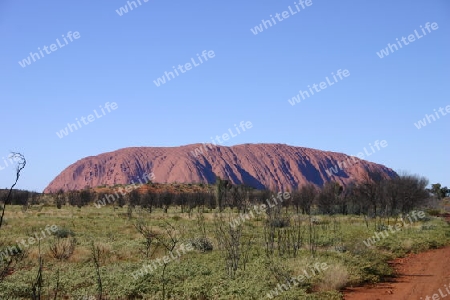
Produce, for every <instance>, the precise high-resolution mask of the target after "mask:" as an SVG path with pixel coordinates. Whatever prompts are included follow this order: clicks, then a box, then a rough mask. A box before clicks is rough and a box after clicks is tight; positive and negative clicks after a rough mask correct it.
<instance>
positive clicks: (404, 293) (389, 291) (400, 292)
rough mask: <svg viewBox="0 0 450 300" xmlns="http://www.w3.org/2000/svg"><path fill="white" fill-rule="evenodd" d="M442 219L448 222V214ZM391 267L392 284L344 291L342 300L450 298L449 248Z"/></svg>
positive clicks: (433, 299)
mask: <svg viewBox="0 0 450 300" xmlns="http://www.w3.org/2000/svg"><path fill="white" fill-rule="evenodd" d="M445 217H446V219H447V222H450V214H447V215H446V216H445ZM393 266H394V267H395V269H396V274H397V276H396V278H395V279H393V280H392V282H387V283H381V284H377V285H373V286H366V287H358V288H348V289H346V290H345V291H344V299H345V300H377V299H380V300H381V299H395V300H414V299H417V300H440V299H445V298H447V296H450V246H447V247H445V248H442V249H435V250H430V251H427V252H424V253H419V254H411V255H409V256H408V257H406V258H401V259H397V260H395V261H394V262H393ZM427 296H428V297H427ZM433 297H434V298H433ZM447 299H450V297H449V298H447Z"/></svg>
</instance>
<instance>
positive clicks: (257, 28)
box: [250, 0, 312, 35]
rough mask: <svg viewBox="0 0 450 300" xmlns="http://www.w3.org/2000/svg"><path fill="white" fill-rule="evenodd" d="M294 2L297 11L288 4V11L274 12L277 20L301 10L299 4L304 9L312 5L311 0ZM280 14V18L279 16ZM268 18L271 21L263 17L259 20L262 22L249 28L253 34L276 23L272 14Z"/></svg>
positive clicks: (282, 19)
mask: <svg viewBox="0 0 450 300" xmlns="http://www.w3.org/2000/svg"><path fill="white" fill-rule="evenodd" d="M294 4H295V8H296V9H297V12H296V11H295V10H293V9H292V7H291V6H290V5H289V6H288V8H289V11H287V10H285V11H283V12H282V13H281V14H280V13H276V14H275V17H276V18H277V20H278V21H279V22H282V21H284V20H285V19H287V18H289V17H290V16H293V15H296V14H298V13H299V12H300V11H301V10H300V7H299V5H300V6H301V7H302V10H305V9H306V7H308V6H311V5H312V0H306V1H303V0H300V1H298V3H297V2H294ZM280 16H281V17H282V18H280ZM270 18H271V20H272V22H271V21H270V20H264V19H263V20H261V22H262V23H260V24H259V25H258V26H255V27H254V28H250V31H251V32H252V33H253V34H254V35H257V34H258V33H261V32H263V31H264V29H269V28H270V27H272V26H274V25H276V24H277V21H275V18H274V17H273V16H272V15H270ZM272 24H273V25H272ZM263 25H264V28H263ZM267 25H269V27H267Z"/></svg>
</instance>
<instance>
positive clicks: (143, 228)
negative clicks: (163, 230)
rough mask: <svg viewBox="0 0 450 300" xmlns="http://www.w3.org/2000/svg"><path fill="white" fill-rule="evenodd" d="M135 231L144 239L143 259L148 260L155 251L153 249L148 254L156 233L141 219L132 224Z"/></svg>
mask: <svg viewBox="0 0 450 300" xmlns="http://www.w3.org/2000/svg"><path fill="white" fill-rule="evenodd" d="M133 225H134V227H135V228H136V230H137V231H138V232H139V233H140V234H141V235H142V236H143V237H144V238H145V251H144V253H145V257H146V258H149V257H151V256H152V254H153V253H154V252H155V250H156V249H157V248H155V249H153V252H152V253H150V249H151V247H152V244H153V240H155V239H156V238H157V235H158V234H157V233H156V232H155V231H154V230H153V229H152V228H151V227H150V226H149V225H147V224H146V223H145V222H144V221H143V220H142V219H139V220H138V221H137V222H136V223H134V224H133Z"/></svg>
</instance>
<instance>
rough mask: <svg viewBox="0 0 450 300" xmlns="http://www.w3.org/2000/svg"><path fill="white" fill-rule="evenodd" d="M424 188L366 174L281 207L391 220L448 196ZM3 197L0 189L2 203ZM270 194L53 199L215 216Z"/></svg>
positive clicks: (403, 178) (309, 187)
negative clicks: (176, 209) (213, 213)
mask: <svg viewBox="0 0 450 300" xmlns="http://www.w3.org/2000/svg"><path fill="white" fill-rule="evenodd" d="M427 185H428V180H427V179H425V178H424V177H420V176H417V175H408V174H402V175H399V176H397V177H395V178H391V179H385V178H384V177H383V176H382V175H381V174H377V173H369V174H367V175H366V176H365V177H364V178H363V179H362V180H360V181H358V182H356V181H355V182H353V183H351V184H349V185H347V186H346V187H345V188H344V187H343V186H342V185H340V184H339V183H337V182H334V181H331V182H326V183H325V184H324V185H323V186H322V187H320V188H319V187H317V186H315V185H313V184H306V185H301V186H300V187H299V188H297V189H295V190H293V191H290V193H291V197H290V198H289V199H287V200H285V201H283V203H282V204H280V205H281V206H282V207H283V208H286V209H289V208H293V209H294V210H296V212H297V213H303V214H311V213H314V214H316V213H317V214H330V215H333V214H364V215H367V216H370V217H377V216H379V217H389V216H393V215H398V214H400V213H407V212H408V211H410V210H412V209H414V208H416V207H420V206H423V205H425V204H426V203H427V201H428V200H430V199H433V198H434V199H442V198H443V197H445V195H446V194H448V192H449V190H448V189H447V188H446V187H444V188H442V187H441V185H440V184H433V185H432V188H431V189H427V188H426V187H427ZM5 192H6V191H1V190H0V199H2V197H3V195H4V193H5ZM277 192H278V191H277ZM283 192H284V191H283ZM113 195H115V196H114V197H113ZM272 195H274V192H273V191H269V190H256V189H253V188H251V187H248V186H245V185H233V184H231V182H230V181H229V180H222V179H221V178H219V177H217V178H216V183H215V184H214V185H213V186H209V187H208V188H206V189H205V191H197V192H185V193H177V192H169V191H163V192H155V191H152V190H148V191H146V192H144V193H142V192H139V191H138V190H137V189H134V190H131V191H130V192H129V193H114V194H112V193H98V192H94V191H93V190H90V189H84V190H81V191H67V192H64V191H62V190H60V191H58V192H57V193H55V194H53V195H52V196H53V199H54V200H55V202H56V205H57V207H58V208H61V207H62V205H66V204H68V205H72V206H78V207H83V206H86V205H92V204H93V203H94V204H95V203H98V202H99V201H103V202H104V205H112V206H118V207H123V206H124V205H129V206H131V207H135V206H140V207H142V208H144V209H146V210H148V211H149V212H151V211H152V210H154V209H162V210H164V211H165V212H167V210H168V208H169V207H171V206H178V207H180V208H181V211H182V212H188V213H189V212H192V211H193V210H194V209H200V208H201V207H204V208H208V209H216V208H217V209H219V211H223V210H224V209H225V208H233V209H237V210H238V211H239V212H246V211H247V210H248V209H249V208H250V207H251V206H252V205H255V204H262V203H266V201H267V200H268V199H270V198H271V197H272ZM39 198H40V195H39V194H38V193H34V192H29V191H20V190H15V191H14V193H13V196H12V203H11V204H16V205H25V204H38V203H39ZM104 199H109V200H108V201H105V200H104Z"/></svg>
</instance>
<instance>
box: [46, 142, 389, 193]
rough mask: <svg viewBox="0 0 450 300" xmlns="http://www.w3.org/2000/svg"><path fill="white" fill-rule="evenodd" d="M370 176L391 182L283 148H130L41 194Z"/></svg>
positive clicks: (67, 173)
mask: <svg viewBox="0 0 450 300" xmlns="http://www.w3.org/2000/svg"><path fill="white" fill-rule="evenodd" d="M370 172H378V173H381V174H382V176H383V177H385V178H389V177H391V178H392V177H395V176H397V174H396V173H395V172H394V171H393V170H392V169H389V168H387V167H385V166H383V165H379V164H375V163H371V162H368V161H365V160H360V159H358V158H355V157H350V156H348V155H345V154H342V153H336V152H328V151H320V150H315V149H310V148H303V147H294V146H289V145H285V144H243V145H236V146H232V147H224V146H215V145H203V144H193V145H186V146H180V147H135V148H124V149H120V150H116V151H113V152H108V153H103V154H100V155H97V156H89V157H86V158H83V159H81V160H79V161H77V162H76V163H74V164H72V165H70V166H69V167H67V168H66V169H65V170H64V171H62V172H61V173H60V174H59V175H58V176H57V177H56V178H55V179H54V180H53V181H52V182H51V183H50V184H49V185H48V186H47V187H46V188H45V190H44V192H45V193H51V192H56V191H58V190H59V189H63V190H64V191H67V190H80V189H83V188H85V187H86V186H88V187H96V186H100V185H114V184H126V183H132V181H133V182H139V181H141V178H144V174H150V173H153V174H154V179H153V180H152V181H153V182H158V183H173V182H178V183H200V182H201V183H214V182H215V179H216V176H219V177H221V178H222V179H229V180H231V182H233V183H234V184H246V185H249V186H252V187H255V188H258V189H262V188H268V189H271V190H283V191H287V190H292V189H295V188H297V187H298V186H301V185H304V184H306V183H313V184H315V185H317V186H322V185H323V184H324V183H325V182H327V181H331V180H333V181H337V182H339V183H340V184H341V185H343V186H347V185H348V184H349V183H351V182H352V181H358V180H361V179H362V178H364V177H365V176H367V174H368V173H370ZM142 181H143V179H142Z"/></svg>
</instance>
